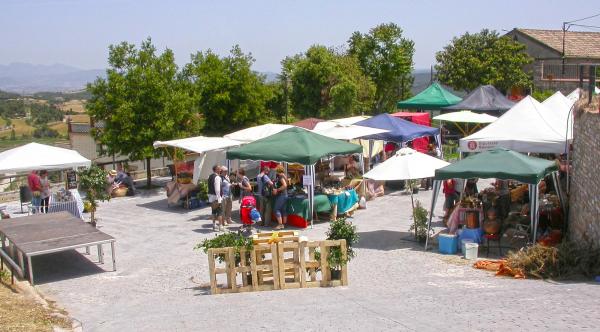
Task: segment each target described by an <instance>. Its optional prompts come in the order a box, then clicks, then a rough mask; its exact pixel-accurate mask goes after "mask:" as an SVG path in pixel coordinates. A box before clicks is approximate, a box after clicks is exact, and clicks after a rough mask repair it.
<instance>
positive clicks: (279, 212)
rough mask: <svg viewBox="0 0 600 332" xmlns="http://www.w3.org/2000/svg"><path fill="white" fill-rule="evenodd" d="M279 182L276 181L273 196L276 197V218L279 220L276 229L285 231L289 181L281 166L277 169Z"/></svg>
mask: <svg viewBox="0 0 600 332" xmlns="http://www.w3.org/2000/svg"><path fill="white" fill-rule="evenodd" d="M276 172H277V180H275V189H273V195H274V196H275V207H274V208H273V210H275V217H276V218H277V226H276V227H275V229H283V228H284V227H285V226H284V225H285V224H286V223H287V204H286V203H287V199H288V194H287V186H288V184H287V183H288V179H287V176H285V170H284V169H283V166H281V165H279V166H277V168H276Z"/></svg>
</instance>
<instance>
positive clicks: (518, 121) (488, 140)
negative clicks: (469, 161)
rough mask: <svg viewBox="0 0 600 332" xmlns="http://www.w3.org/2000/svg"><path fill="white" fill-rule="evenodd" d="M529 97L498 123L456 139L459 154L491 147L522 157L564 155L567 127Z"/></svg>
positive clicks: (495, 122) (510, 110) (504, 115)
mask: <svg viewBox="0 0 600 332" xmlns="http://www.w3.org/2000/svg"><path fill="white" fill-rule="evenodd" d="M559 123H560V119H559V117H558V116H557V115H556V114H554V113H553V112H552V111H550V110H548V108H547V107H546V106H544V105H542V104H541V103H540V102H538V101H537V100H535V99H534V98H532V97H531V96H527V97H525V98H524V99H523V100H521V101H520V102H518V103H517V104H516V105H515V106H513V107H512V108H511V109H509V110H508V111H507V112H506V113H504V114H503V115H502V116H501V117H499V118H498V120H496V121H494V122H493V123H491V124H489V125H488V126H487V127H485V128H483V129H481V130H480V131H478V132H476V133H474V134H472V135H470V136H467V137H465V138H462V139H460V141H459V142H460V143H459V147H460V151H461V152H481V151H486V150H489V149H493V148H495V147H503V148H506V149H510V150H514V151H518V152H523V153H564V151H565V146H566V144H565V143H566V141H567V138H566V134H567V126H566V123H565V124H564V126H561V125H559Z"/></svg>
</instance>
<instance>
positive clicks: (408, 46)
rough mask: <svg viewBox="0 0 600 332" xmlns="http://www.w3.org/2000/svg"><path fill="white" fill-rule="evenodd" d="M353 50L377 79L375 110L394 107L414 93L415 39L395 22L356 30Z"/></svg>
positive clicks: (366, 72)
mask: <svg viewBox="0 0 600 332" xmlns="http://www.w3.org/2000/svg"><path fill="white" fill-rule="evenodd" d="M348 45H349V47H350V48H349V53H350V54H351V55H354V56H356V57H357V58H358V61H359V63H360V67H361V68H362V70H363V72H364V73H365V74H366V75H367V76H369V77H370V78H371V80H372V81H373V82H374V83H375V86H376V92H375V104H374V110H373V111H374V113H383V112H389V111H393V110H394V109H395V108H396V103H397V102H398V101H399V100H403V99H406V98H408V97H410V96H411V93H410V88H411V87H412V83H413V76H412V70H413V55H414V52H415V48H414V42H413V41H412V40H410V39H407V38H404V37H402V29H401V28H400V27H399V26H397V25H396V24H394V23H387V24H380V25H378V26H376V27H375V28H373V29H371V30H370V31H369V33H366V34H362V33H360V32H358V31H356V32H354V33H353V34H352V36H351V37H350V39H349V40H348Z"/></svg>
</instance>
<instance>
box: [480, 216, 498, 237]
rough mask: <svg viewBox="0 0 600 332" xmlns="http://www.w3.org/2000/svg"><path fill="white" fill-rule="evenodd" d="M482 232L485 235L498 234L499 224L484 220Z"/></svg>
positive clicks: (495, 221) (494, 221)
mask: <svg viewBox="0 0 600 332" xmlns="http://www.w3.org/2000/svg"><path fill="white" fill-rule="evenodd" d="M483 231H484V232H485V233H486V234H498V232H500V222H499V221H498V220H496V219H493V220H492V219H486V220H484V221H483Z"/></svg>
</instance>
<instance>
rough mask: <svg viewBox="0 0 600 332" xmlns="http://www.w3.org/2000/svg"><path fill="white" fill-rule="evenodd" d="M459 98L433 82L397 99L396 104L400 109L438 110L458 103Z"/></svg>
mask: <svg viewBox="0 0 600 332" xmlns="http://www.w3.org/2000/svg"><path fill="white" fill-rule="evenodd" d="M461 100H462V99H461V98H460V97H458V96H455V95H453V94H452V93H450V92H449V91H448V90H446V89H444V88H443V87H442V86H441V85H440V84H438V83H437V82H435V83H433V84H431V85H430V86H429V87H427V89H425V90H423V91H421V92H420V93H419V94H417V95H416V96H413V97H411V98H408V99H406V100H403V101H399V102H398V104H397V106H398V108H400V109H419V110H439V109H440V108H442V107H447V106H451V105H454V104H456V103H459V102H460V101H461Z"/></svg>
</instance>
